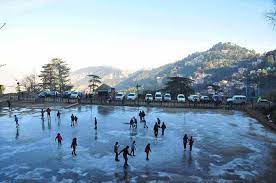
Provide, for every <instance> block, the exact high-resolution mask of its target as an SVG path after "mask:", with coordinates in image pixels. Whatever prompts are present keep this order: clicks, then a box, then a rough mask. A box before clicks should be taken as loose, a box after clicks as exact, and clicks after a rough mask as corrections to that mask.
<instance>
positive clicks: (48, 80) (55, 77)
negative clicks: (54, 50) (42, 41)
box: [39, 58, 72, 92]
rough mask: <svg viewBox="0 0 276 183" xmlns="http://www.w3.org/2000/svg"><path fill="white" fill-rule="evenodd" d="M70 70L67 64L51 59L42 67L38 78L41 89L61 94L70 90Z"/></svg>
mask: <svg viewBox="0 0 276 183" xmlns="http://www.w3.org/2000/svg"><path fill="white" fill-rule="evenodd" d="M69 74H70V68H69V67H68V65H67V63H66V62H65V61H63V60H61V59H59V58H54V59H52V60H51V61H50V62H49V63H47V64H45V65H43V66H42V71H41V74H40V75H39V77H40V78H41V84H40V85H41V87H42V88H43V89H44V90H45V89H49V90H51V91H59V92H63V91H66V90H69V89H71V88H72V86H71V85H70V79H69Z"/></svg>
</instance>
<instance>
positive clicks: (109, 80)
mask: <svg viewBox="0 0 276 183" xmlns="http://www.w3.org/2000/svg"><path fill="white" fill-rule="evenodd" d="M274 52H275V51H273V52H271V53H270V52H268V53H270V55H275V54H274ZM270 57H271V56H270ZM274 57H275V56H274ZM260 60H266V56H265V55H260V54H258V53H256V52H255V51H254V50H249V49H247V48H244V47H241V46H239V45H236V44H233V43H230V42H227V43H221V42H220V43H217V44H215V45H213V46H212V47H211V48H210V49H208V50H206V51H202V52H195V53H193V54H190V55H188V56H187V57H185V58H183V59H181V60H179V61H176V62H174V63H170V64H166V65H163V66H161V67H158V68H153V69H141V70H138V71H136V72H134V73H128V72H126V71H123V70H121V69H117V68H112V67H105V66H100V67H87V68H83V69H79V70H77V71H74V72H72V74H71V76H72V77H71V78H72V82H73V84H74V85H75V86H77V88H80V89H84V88H87V85H88V77H87V75H88V74H96V75H99V76H100V77H102V82H103V83H106V84H108V85H110V86H113V87H115V88H116V90H123V89H129V88H134V87H135V86H136V85H137V84H139V85H141V86H142V89H145V90H148V89H149V90H158V89H161V88H163V87H164V85H165V83H166V81H167V77H170V76H185V77H191V78H192V79H194V80H195V83H196V84H200V82H202V83H214V82H219V81H221V80H232V79H233V75H234V76H235V75H237V73H239V72H242V71H243V70H246V69H247V70H248V72H249V71H251V70H252V72H253V71H254V70H256V69H257V70H258V69H259V68H258V67H259V66H257V68H255V66H254V63H257V64H258V63H259V62H260ZM275 60H276V58H275Z"/></svg>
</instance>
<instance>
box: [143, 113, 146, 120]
mask: <svg viewBox="0 0 276 183" xmlns="http://www.w3.org/2000/svg"><path fill="white" fill-rule="evenodd" d="M145 116H146V114H145V111H142V120H145Z"/></svg>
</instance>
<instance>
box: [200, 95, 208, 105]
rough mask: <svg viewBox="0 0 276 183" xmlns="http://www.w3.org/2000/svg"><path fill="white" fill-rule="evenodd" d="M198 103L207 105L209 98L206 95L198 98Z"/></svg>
mask: <svg viewBox="0 0 276 183" xmlns="http://www.w3.org/2000/svg"><path fill="white" fill-rule="evenodd" d="M200 101H202V102H204V103H207V102H210V98H209V97H208V96H206V95H203V96H201V97H200Z"/></svg>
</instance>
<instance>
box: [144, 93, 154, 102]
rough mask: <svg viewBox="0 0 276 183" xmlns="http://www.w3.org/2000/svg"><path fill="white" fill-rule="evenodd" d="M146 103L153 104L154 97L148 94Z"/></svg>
mask: <svg viewBox="0 0 276 183" xmlns="http://www.w3.org/2000/svg"><path fill="white" fill-rule="evenodd" d="M145 101H146V102H148V101H149V102H152V101H153V96H152V94H150V93H147V94H146V96H145Z"/></svg>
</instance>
